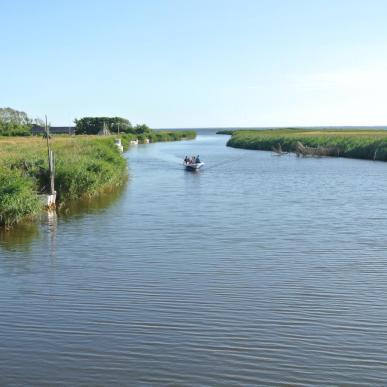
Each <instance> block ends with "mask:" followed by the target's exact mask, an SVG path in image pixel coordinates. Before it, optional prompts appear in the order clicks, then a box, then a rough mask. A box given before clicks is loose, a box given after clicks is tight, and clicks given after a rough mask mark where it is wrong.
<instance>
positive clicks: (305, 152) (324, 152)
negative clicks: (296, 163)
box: [296, 141, 340, 157]
mask: <svg viewBox="0 0 387 387" xmlns="http://www.w3.org/2000/svg"><path fill="white" fill-rule="evenodd" d="M296 155H297V157H300V156H303V157H306V156H313V157H324V156H340V151H339V150H338V149H337V148H327V147H320V146H318V147H311V146H306V145H303V144H302V143H301V142H300V141H297V144H296Z"/></svg>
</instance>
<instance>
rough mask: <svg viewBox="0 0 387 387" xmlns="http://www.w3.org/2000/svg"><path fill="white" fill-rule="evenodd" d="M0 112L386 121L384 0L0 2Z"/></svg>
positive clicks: (217, 120)
mask: <svg viewBox="0 0 387 387" xmlns="http://www.w3.org/2000/svg"><path fill="white" fill-rule="evenodd" d="M0 12H1V23H0V42H1V51H0V52H1V58H0V59H1V61H0V69H1V71H0V107H5V106H10V107H12V108H15V109H18V110H24V111H26V112H27V113H28V114H29V115H30V116H32V117H44V114H46V113H47V115H48V118H49V121H50V122H51V123H52V124H53V125H71V124H72V121H73V119H74V118H80V117H82V116H121V117H126V118H128V119H129V120H130V121H131V122H132V123H147V124H148V125H149V126H151V127H155V128H160V127H164V128H168V127H233V126H296V125H304V126H308V125H312V126H318V125H387V22H386V20H387V0H386V1H384V0H368V1H365V0H363V1H359V0H147V1H140V0H138V1H125V0H110V1H102V0H94V1H92V0H83V1H81V0H78V1H75V0H67V1H61V2H59V1H52V0H51V1H48V0H47V1H44V0H34V1H28V0H24V1H22V0H13V1H11V0H9V1H8V0H0Z"/></svg>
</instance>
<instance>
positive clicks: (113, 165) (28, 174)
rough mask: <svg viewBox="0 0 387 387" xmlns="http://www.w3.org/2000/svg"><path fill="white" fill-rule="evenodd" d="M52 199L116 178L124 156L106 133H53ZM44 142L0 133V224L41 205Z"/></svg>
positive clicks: (44, 181) (91, 191) (93, 190)
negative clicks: (54, 174)
mask: <svg viewBox="0 0 387 387" xmlns="http://www.w3.org/2000/svg"><path fill="white" fill-rule="evenodd" d="M51 145H52V149H53V151H54V153H55V157H56V177H55V188H56V190H57V192H58V200H59V201H64V200H67V199H74V198H78V197H81V196H82V195H93V194H95V193H97V192H98V191H100V190H102V189H104V188H105V187H107V186H112V185H115V184H120V182H121V181H122V177H123V176H124V175H125V173H126V162H125V160H124V159H123V158H122V157H121V156H120V154H119V152H118V151H117V149H116V147H115V145H114V139H113V138H112V137H105V138H101V137H91V136H85V137H83V136H78V137H71V138H69V137H56V138H55V139H54V140H52V144H51ZM47 169H48V165H47V148H46V143H45V141H44V140H42V138H28V139H27V138H20V137H14V138H9V139H6V138H2V139H0V224H1V225H5V226H11V225H13V224H15V223H17V222H19V221H20V220H21V219H23V218H25V217H28V216H30V217H31V216H34V215H36V214H37V213H39V211H40V210H41V204H40V202H39V199H38V196H37V195H38V194H39V193H42V192H45V191H46V190H47V187H48V174H47Z"/></svg>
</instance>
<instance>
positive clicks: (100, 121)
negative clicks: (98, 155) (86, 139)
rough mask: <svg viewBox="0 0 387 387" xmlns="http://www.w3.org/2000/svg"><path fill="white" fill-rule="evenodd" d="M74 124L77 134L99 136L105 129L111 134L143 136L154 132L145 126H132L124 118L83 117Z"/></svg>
mask: <svg viewBox="0 0 387 387" xmlns="http://www.w3.org/2000/svg"><path fill="white" fill-rule="evenodd" d="M74 122H75V133H76V134H98V133H100V132H101V131H102V130H104V128H105V129H107V130H109V131H110V132H111V133H118V132H120V133H134V134H143V133H147V132H151V131H152V130H151V129H150V128H149V127H148V126H147V125H144V124H142V125H136V126H132V124H131V123H130V121H129V120H127V119H126V118H122V117H83V118H80V119H76V120H75V121H74Z"/></svg>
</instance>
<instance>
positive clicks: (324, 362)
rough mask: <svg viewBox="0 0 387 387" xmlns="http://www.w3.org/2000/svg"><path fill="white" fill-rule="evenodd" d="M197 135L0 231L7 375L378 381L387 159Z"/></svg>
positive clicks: (55, 380) (2, 369)
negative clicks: (110, 187)
mask: <svg viewBox="0 0 387 387" xmlns="http://www.w3.org/2000/svg"><path fill="white" fill-rule="evenodd" d="M206 133H207V134H204V135H202V136H199V137H198V139H197V140H196V141H189V142H178V143H160V144H150V145H144V146H138V147H137V148H134V149H132V150H131V151H130V152H128V153H127V154H126V157H127V158H128V161H129V165H130V175H131V177H130V181H129V183H128V185H127V187H126V189H124V190H123V191H122V192H118V193H115V194H114V195H113V194H112V195H109V196H107V197H105V198H101V199H100V200H98V201H93V202H89V203H81V204H77V205H75V206H73V208H70V209H67V210H66V211H64V212H65V213H64V214H60V215H59V216H58V217H56V216H55V215H50V216H46V217H45V218H43V219H42V222H41V224H39V225H30V226H23V227H20V228H18V230H17V232H14V233H12V234H9V233H4V232H3V233H1V234H0V306H1V308H0V385H1V386H25V385H33V386H55V385H58V386H62V385H68V386H90V385H93V386H115V385H117V386H118V385H144V386H149V385H217V386H219V385H229V386H234V385H243V386H248V385H273V386H285V385H288V386H294V385H298V386H302V385H305V386H310V385H351V386H363V385H384V384H385V381H386V380H387V364H386V362H387V350H386V348H387V308H386V301H387V300H386V298H387V280H386V279H387V265H386V263H387V258H386V254H385V251H386V248H387V236H386V230H387V217H386V213H387V201H386V200H385V195H386V194H385V193H386V192H387V179H386V178H385V177H386V175H387V163H379V162H370V161H359V160H345V159H334V158H325V159H297V158H296V157H294V156H283V157H276V156H272V155H271V154H270V153H269V152H257V151H247V150H240V149H231V148H226V147H225V146H224V144H225V142H226V139H227V137H226V136H215V135H213V134H211V133H210V134H209V133H208V132H206ZM196 153H199V154H200V156H201V158H202V160H203V161H205V162H206V166H205V168H204V169H203V170H202V171H200V172H199V173H190V172H186V171H184V170H183V169H182V166H181V164H180V160H181V159H182V158H183V157H184V156H185V155H186V154H188V155H192V154H196Z"/></svg>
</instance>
